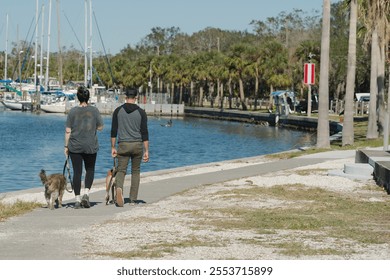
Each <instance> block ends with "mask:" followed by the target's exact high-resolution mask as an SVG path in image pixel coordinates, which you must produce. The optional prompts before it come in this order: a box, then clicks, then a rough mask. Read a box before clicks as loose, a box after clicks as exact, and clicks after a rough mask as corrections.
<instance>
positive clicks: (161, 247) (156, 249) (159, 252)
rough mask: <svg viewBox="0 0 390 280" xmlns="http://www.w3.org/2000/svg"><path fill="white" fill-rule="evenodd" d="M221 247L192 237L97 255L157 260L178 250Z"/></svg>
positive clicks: (212, 242)
mask: <svg viewBox="0 0 390 280" xmlns="http://www.w3.org/2000/svg"><path fill="white" fill-rule="evenodd" d="M201 246H206V247H219V246H223V244H222V243H221V242H215V241H205V240H200V239H199V238H197V237H195V236H190V237H189V238H187V239H184V240H178V241H176V242H172V243H169V242H165V243H164V242H161V243H155V244H148V245H144V246H141V247H140V248H139V249H137V250H133V251H126V252H108V253H107V252H104V253H97V255H101V256H110V257H113V258H121V259H135V258H137V259H157V258H162V257H164V255H166V254H173V253H174V252H176V250H177V248H188V247H201Z"/></svg>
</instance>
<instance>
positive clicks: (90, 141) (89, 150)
mask: <svg viewBox="0 0 390 280" xmlns="http://www.w3.org/2000/svg"><path fill="white" fill-rule="evenodd" d="M101 126H103V119H102V116H101V115H100V112H99V110H98V109H97V108H96V107H93V106H86V107H79V106H78V107H74V108H72V109H71V110H70V111H69V114H68V117H67V119H66V127H69V128H70V129H71V130H72V131H71V133H70V138H69V143H68V149H69V152H71V153H85V154H95V153H97V151H98V150H99V144H98V137H97V133H96V131H97V128H98V127H101Z"/></svg>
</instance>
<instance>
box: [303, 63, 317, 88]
mask: <svg viewBox="0 0 390 280" xmlns="http://www.w3.org/2000/svg"><path fill="white" fill-rule="evenodd" d="M315 69H316V65H315V64H314V63H305V67H304V71H303V72H304V76H303V82H304V83H305V84H307V85H314V83H315V82H314V80H315V77H316V75H315Z"/></svg>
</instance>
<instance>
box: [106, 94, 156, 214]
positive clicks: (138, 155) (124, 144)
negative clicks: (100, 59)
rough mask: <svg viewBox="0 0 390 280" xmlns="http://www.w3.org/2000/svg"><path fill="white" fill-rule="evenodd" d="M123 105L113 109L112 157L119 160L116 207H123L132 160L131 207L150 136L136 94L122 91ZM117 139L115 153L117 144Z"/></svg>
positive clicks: (146, 121)
mask: <svg viewBox="0 0 390 280" xmlns="http://www.w3.org/2000/svg"><path fill="white" fill-rule="evenodd" d="M125 95H126V102H125V103H124V104H123V105H121V106H119V107H118V108H116V109H115V111H114V113H113V115H112V126H111V155H112V157H117V158H118V168H117V174H116V177H115V182H116V205H117V206H118V207H123V204H124V198H123V184H124V181H125V176H126V171H127V167H128V164H129V160H130V159H131V186H130V195H129V198H130V203H135V202H136V200H137V197H138V189H139V184H140V170H141V161H142V160H143V161H144V162H148V161H149V134H148V120H147V116H146V113H145V111H144V110H143V109H141V108H140V107H139V106H138V105H137V104H135V103H136V100H137V96H138V91H137V89H134V88H127V89H126V90H125ZM117 138H118V149H117V148H116V140H117Z"/></svg>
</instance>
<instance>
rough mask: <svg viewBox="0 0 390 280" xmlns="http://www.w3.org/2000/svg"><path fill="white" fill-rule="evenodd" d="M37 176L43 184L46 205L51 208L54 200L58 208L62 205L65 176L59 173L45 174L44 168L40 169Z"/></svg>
mask: <svg viewBox="0 0 390 280" xmlns="http://www.w3.org/2000/svg"><path fill="white" fill-rule="evenodd" d="M39 177H40V178H41V181H42V184H43V185H44V186H45V198H46V201H47V206H48V207H49V208H50V209H51V210H53V209H54V202H55V201H56V203H57V206H58V208H60V207H62V197H63V195H64V192H65V187H66V178H65V176H64V175H62V174H59V173H57V174H52V175H48V176H46V172H45V170H43V169H42V170H41V173H39Z"/></svg>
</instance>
